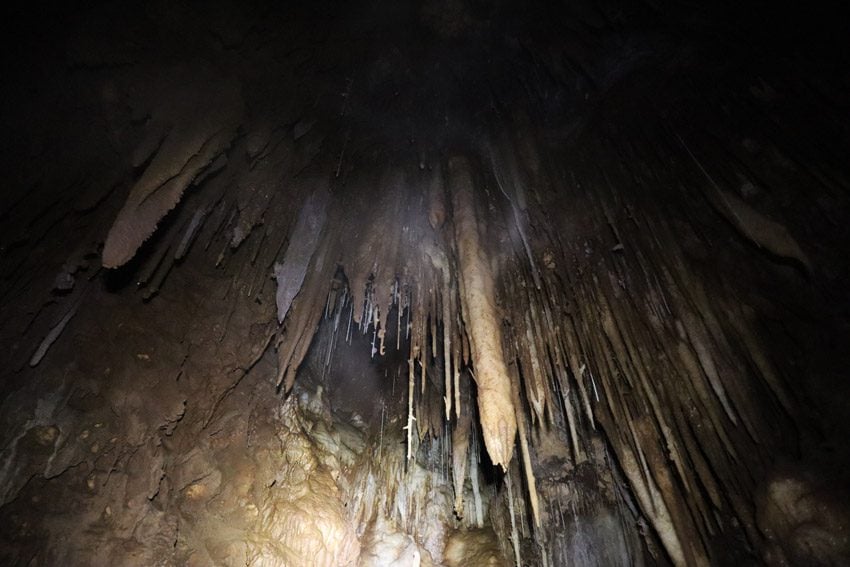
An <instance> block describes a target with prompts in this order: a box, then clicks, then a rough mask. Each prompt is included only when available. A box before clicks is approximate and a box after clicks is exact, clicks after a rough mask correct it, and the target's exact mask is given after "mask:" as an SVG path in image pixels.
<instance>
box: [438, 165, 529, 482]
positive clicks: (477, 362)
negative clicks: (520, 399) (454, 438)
mask: <svg viewBox="0 0 850 567" xmlns="http://www.w3.org/2000/svg"><path fill="white" fill-rule="evenodd" d="M448 170H449V171H448V174H449V189H450V191H451V194H452V205H453V213H454V215H453V219H452V220H453V222H454V229H455V243H456V246H457V254H458V269H459V276H460V287H461V308H462V309H463V321H464V324H465V326H466V331H467V336H468V337H469V343H470V349H471V351H472V353H471V354H472V360H473V365H474V367H475V375H474V377H475V383H476V385H477V386H478V409H479V414H480V417H481V430H482V433H483V435H484V442H485V444H486V445H487V452H488V453H489V454H490V458H491V460H492V461H493V463H494V464H496V465H501V466H502V467H503V468H507V466H508V463H510V460H511V456H512V454H513V445H514V438H515V437H516V428H517V425H516V417H515V413H514V402H513V394H512V392H511V385H510V376H509V375H508V370H507V366H506V365H505V359H504V355H503V353H502V329H501V323H500V321H499V315H498V311H497V309H496V301H495V284H494V281H493V274H492V273H491V271H490V263H489V262H488V260H487V252H486V251H485V249H484V248H483V245H482V236H481V233H480V232H479V231H480V230H481V222H480V219H479V218H478V216H477V214H476V205H475V187H474V185H473V177H472V171H471V169H470V164H469V161H468V160H467V159H466V158H462V157H454V158H451V159H450V160H449V167H448Z"/></svg>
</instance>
